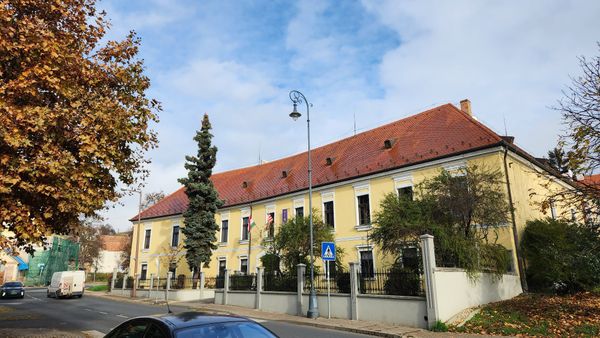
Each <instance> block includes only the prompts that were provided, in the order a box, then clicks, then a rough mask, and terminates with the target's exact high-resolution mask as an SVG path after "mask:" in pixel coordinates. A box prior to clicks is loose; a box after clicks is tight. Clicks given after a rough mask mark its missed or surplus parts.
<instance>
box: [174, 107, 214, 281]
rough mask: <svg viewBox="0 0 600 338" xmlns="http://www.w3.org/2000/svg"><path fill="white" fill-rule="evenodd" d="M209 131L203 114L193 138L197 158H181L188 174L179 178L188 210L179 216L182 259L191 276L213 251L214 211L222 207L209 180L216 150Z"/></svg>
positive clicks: (205, 263) (206, 117)
mask: <svg viewBox="0 0 600 338" xmlns="http://www.w3.org/2000/svg"><path fill="white" fill-rule="evenodd" d="M211 128H212V127H211V125H210V121H209V120H208V115H207V114H204V119H203V120H202V127H201V128H200V131H198V132H196V136H195V137H194V141H196V142H197V143H198V155H197V156H186V157H185V159H186V163H185V169H187V171H188V175H187V177H186V178H181V179H179V183H181V184H183V185H184V187H185V193H186V195H187V197H188V200H189V204H188V208H187V210H186V211H185V212H184V213H183V219H184V220H183V224H184V225H185V227H183V228H182V229H181V231H182V233H183V234H184V235H185V240H184V243H185V249H186V259H187V262H188V265H189V267H190V269H193V271H194V272H195V273H197V272H198V271H199V268H200V266H201V264H204V265H205V266H208V263H209V262H210V257H211V255H212V250H214V249H216V248H217V246H216V245H215V242H216V241H217V237H216V233H217V230H218V225H217V223H216V222H215V212H216V211H217V209H218V208H219V207H220V206H221V205H222V202H221V200H219V197H218V195H217V191H216V189H215V187H214V186H213V183H212V181H211V180H210V176H211V175H212V169H213V167H214V166H215V163H216V161H217V147H215V146H212V145H211V139H212V136H213V135H212V134H211V133H210V130H211Z"/></svg>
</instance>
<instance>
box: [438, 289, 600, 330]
mask: <svg viewBox="0 0 600 338" xmlns="http://www.w3.org/2000/svg"><path fill="white" fill-rule="evenodd" d="M449 330H450V331H453V332H464V333H479V334H500V335H525V336H577V337H594V336H598V335H599V334H600V294H595V293H581V294H577V295H570V296H552V295H536V294H530V295H521V296H518V297H515V298H513V299H511V300H507V301H503V302H498V303H493V304H488V305H486V306H485V307H483V308H482V309H481V311H480V312H479V313H478V314H476V315H475V316H473V318H471V319H470V320H469V321H467V322H466V323H465V325H463V326H461V327H456V326H450V327H449Z"/></svg>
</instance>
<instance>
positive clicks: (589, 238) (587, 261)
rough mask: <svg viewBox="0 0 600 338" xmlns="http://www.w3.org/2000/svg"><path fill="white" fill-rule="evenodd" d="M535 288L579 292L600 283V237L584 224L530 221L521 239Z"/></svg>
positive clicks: (549, 220) (555, 291) (537, 289)
mask: <svg viewBox="0 0 600 338" xmlns="http://www.w3.org/2000/svg"><path fill="white" fill-rule="evenodd" d="M521 246H522V248H523V254H524V255H525V258H526V260H527V282H528V284H529V287H530V289H531V290H532V291H542V292H552V293H575V292H579V291H584V290H593V288H594V287H596V286H598V285H600V252H599V251H600V250H598V248H599V247H600V237H598V233H597V232H596V231H594V230H593V229H591V228H588V227H586V226H584V225H576V224H572V223H567V222H564V221H557V220H551V219H547V220H535V221H529V222H527V227H526V228H525V232H524V234H523V241H522V243H521Z"/></svg>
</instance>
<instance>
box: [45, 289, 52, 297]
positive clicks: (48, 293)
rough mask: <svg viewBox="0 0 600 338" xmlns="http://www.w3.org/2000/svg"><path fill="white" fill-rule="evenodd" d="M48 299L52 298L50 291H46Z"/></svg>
mask: <svg viewBox="0 0 600 338" xmlns="http://www.w3.org/2000/svg"><path fill="white" fill-rule="evenodd" d="M46 297H48V298H51V297H52V296H51V295H50V291H48V290H46Z"/></svg>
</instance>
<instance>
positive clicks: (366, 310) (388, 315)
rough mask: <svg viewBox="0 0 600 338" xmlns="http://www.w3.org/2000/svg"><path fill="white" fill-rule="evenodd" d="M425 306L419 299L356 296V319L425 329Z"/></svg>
mask: <svg viewBox="0 0 600 338" xmlns="http://www.w3.org/2000/svg"><path fill="white" fill-rule="evenodd" d="M426 316H427V305H426V303H425V299H424V298H421V297H401V296H378V295H359V296H358V318H359V319H361V320H370V321H379V322H385V323H392V324H398V325H404V326H410V327H420V328H427V321H426V320H425V317H426Z"/></svg>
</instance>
